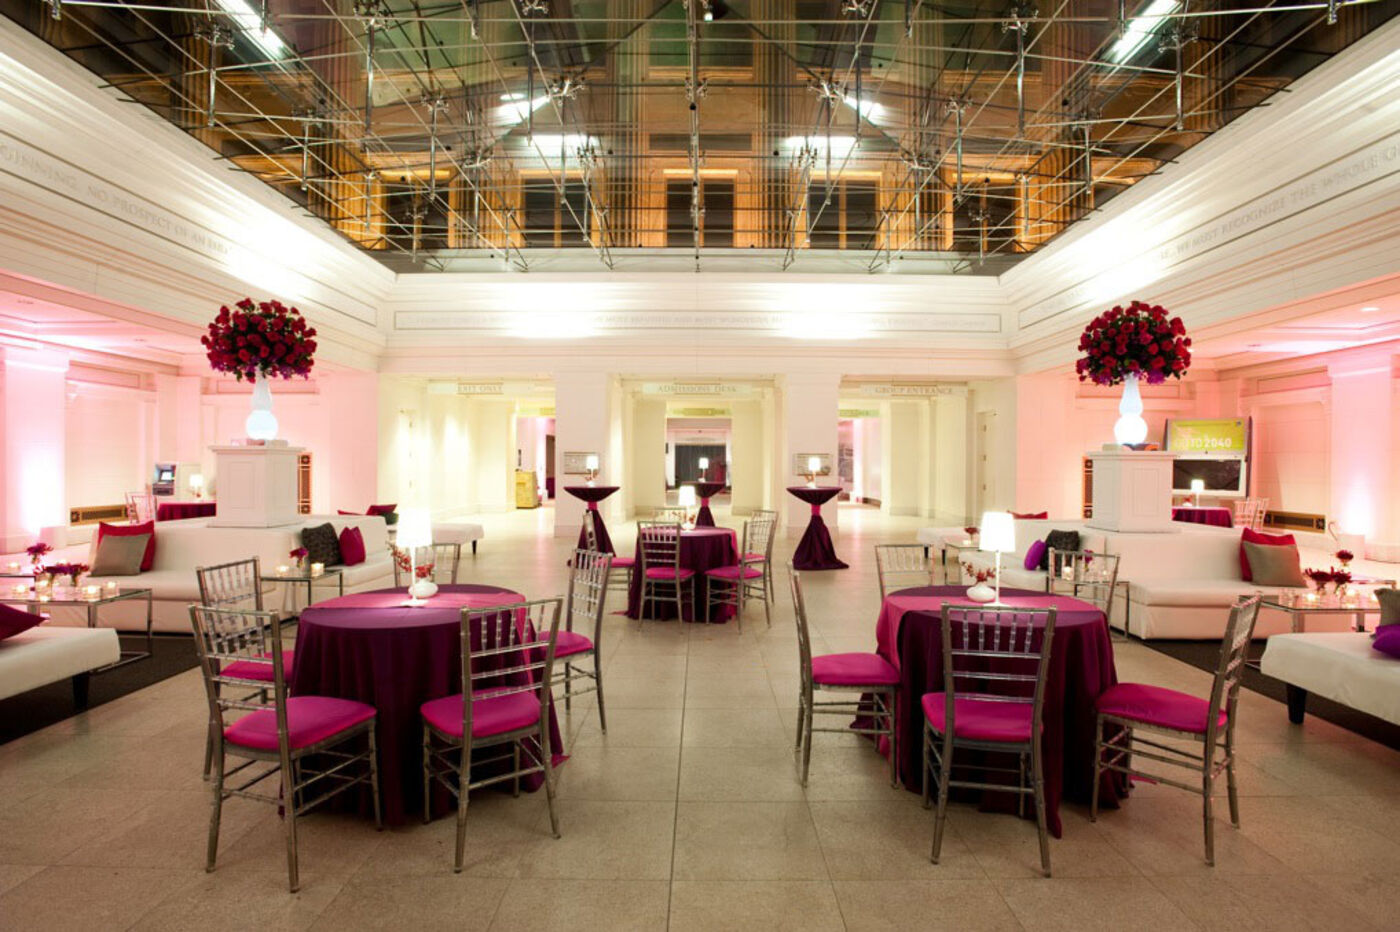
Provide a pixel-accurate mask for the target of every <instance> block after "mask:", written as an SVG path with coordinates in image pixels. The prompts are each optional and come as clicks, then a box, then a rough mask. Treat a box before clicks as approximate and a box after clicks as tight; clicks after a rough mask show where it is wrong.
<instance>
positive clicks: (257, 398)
mask: <svg viewBox="0 0 1400 932" xmlns="http://www.w3.org/2000/svg"><path fill="white" fill-rule="evenodd" d="M200 342H201V343H203V344H204V349H205V355H207V356H208V358H209V365H210V366H212V367H213V368H214V371H215V372H227V373H230V374H231V375H233V377H234V378H236V379H237V380H238V381H240V382H242V381H248V382H252V383H253V410H252V413H250V414H249V415H248V420H247V421H246V422H245V424H244V428H245V429H246V430H247V432H248V436H249V437H250V438H252V439H254V440H263V441H267V440H272V439H273V438H275V437H276V436H277V418H275V417H273V415H272V391H271V389H270V388H268V384H267V380H268V379H269V378H273V377H275V378H279V379H290V378H292V377H293V376H301V377H302V378H306V377H307V376H309V375H310V374H311V367H312V366H313V365H315V355H316V328H315V327H311V326H308V325H307V323H306V319H305V318H304V317H302V316H301V312H300V311H298V310H297V309H296V308H294V307H287V306H286V305H284V304H283V303H282V302H280V301H261V302H258V303H254V302H253V299H252V298H244V299H243V300H242V301H239V302H238V303H237V304H235V305H234V306H233V308H232V309H230V308H229V307H228V306H227V305H225V306H224V307H221V308H219V314H218V316H217V317H215V318H214V320H213V321H212V322H211V323H210V324H209V332H208V333H206V334H205V335H204V336H203V337H201V338H200Z"/></svg>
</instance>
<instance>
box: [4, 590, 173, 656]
mask: <svg viewBox="0 0 1400 932" xmlns="http://www.w3.org/2000/svg"><path fill="white" fill-rule="evenodd" d="M128 599H145V600H146V649H145V650H124V651H122V652H121V654H120V655H119V657H118V659H117V661H116V662H115V663H110V664H108V665H107V666H105V667H98V668H96V669H95V670H91V671H89V672H90V673H106V672H107V671H108V670H115V669H116V668H117V667H124V666H126V665H127V664H129V663H135V662H136V661H138V660H149V659H150V658H151V656H152V654H153V653H154V652H155V638H154V637H153V635H152V626H153V624H154V622H155V601H154V597H153V596H152V593H151V590H150V589H124V588H118V589H116V590H112V589H108V588H107V587H105V586H104V587H103V588H102V591H101V592H100V593H98V594H96V595H92V596H88V595H85V594H84V593H83V591H82V588H81V587H78V588H77V589H76V591H75V594H73V595H64V596H62V597H55V596H53V595H52V594H47V595H40V594H37V593H36V592H35V590H33V589H30V590H29V591H28V593H27V594H26V595H23V596H21V595H18V594H14V593H11V592H8V591H7V592H5V593H4V594H3V595H2V596H0V603H3V604H5V605H22V606H24V607H25V608H26V609H28V610H29V612H30V613H31V614H34V615H38V614H39V613H41V612H43V611H45V610H47V609H51V608H82V609H85V610H86V611H87V626H88V627H89V628H96V627H97V616H98V609H100V608H102V606H104V605H111V604H112V603H114V602H125V601H127V600H128Z"/></svg>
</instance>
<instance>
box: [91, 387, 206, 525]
mask: <svg viewBox="0 0 1400 932" xmlns="http://www.w3.org/2000/svg"><path fill="white" fill-rule="evenodd" d="M68 391H69V394H70V395H72V398H71V399H70V400H69V401H68V405H67V411H66V414H67V417H66V424H65V437H66V440H65V447H66V449H65V455H64V464H65V477H64V487H65V488H66V490H67V492H66V495H65V499H66V501H67V503H68V507H70V508H73V507H78V506H91V505H112V504H118V503H120V502H123V501H125V496H126V493H128V492H136V491H140V490H141V489H143V488H144V487H145V485H146V484H147V483H148V482H150V481H151V467H152V464H153V462H154V458H153V457H152V456H151V447H152V444H151V443H150V434H151V425H152V422H153V420H154V413H155V411H154V409H155V398H154V395H153V394H152V393H150V392H144V391H134V390H123V389H111V388H104V387H101V386H92V385H82V386H80V385H75V384H74V383H71V382H70V383H69V388H68ZM177 494H187V493H184V490H180V491H179V492H178V493H177Z"/></svg>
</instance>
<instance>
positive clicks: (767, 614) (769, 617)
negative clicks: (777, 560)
mask: <svg viewBox="0 0 1400 932" xmlns="http://www.w3.org/2000/svg"><path fill="white" fill-rule="evenodd" d="M759 596H760V597H761V598H762V599H763V620H764V621H765V622H767V624H768V627H770V628H771V627H773V609H772V603H771V602H769V601H768V570H767V569H765V570H764V571H763V589H761V590H760V591H759Z"/></svg>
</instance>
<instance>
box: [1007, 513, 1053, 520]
mask: <svg viewBox="0 0 1400 932" xmlns="http://www.w3.org/2000/svg"><path fill="white" fill-rule="evenodd" d="M1011 517H1013V518H1020V519H1021V520H1022V521H1044V520H1046V519H1048V518H1049V517H1050V512H1048V511H1036V512H1027V513H1026V514H1023V515H1021V514H1017V513H1016V512H1014V511H1013V512H1011Z"/></svg>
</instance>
